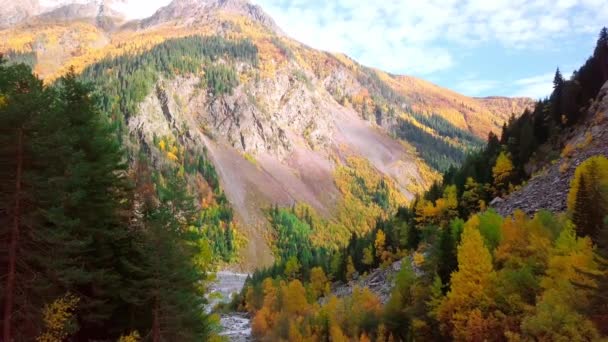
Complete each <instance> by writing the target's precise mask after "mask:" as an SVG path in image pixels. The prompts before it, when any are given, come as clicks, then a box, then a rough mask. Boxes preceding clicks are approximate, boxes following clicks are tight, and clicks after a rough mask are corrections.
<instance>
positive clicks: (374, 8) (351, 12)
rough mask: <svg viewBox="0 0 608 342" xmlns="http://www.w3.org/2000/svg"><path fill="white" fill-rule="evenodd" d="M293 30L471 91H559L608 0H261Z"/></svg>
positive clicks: (381, 64) (371, 61)
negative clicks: (556, 86)
mask: <svg viewBox="0 0 608 342" xmlns="http://www.w3.org/2000/svg"><path fill="white" fill-rule="evenodd" d="M253 2H254V3H256V4H258V5H260V6H262V8H263V9H264V10H265V11H266V12H268V13H269V14H270V15H271V16H272V17H273V18H274V19H275V20H276V22H277V23H278V25H279V26H280V27H281V28H282V29H283V30H284V31H285V33H287V34H288V35H289V36H291V37H293V38H295V39H297V40H299V41H301V42H303V43H305V44H307V45H309V46H312V47H314V48H318V49H322V50H327V51H332V52H343V53H345V54H347V55H349V56H351V57H353V58H354V59H355V60H357V61H359V62H360V63H362V64H365V65H368V66H373V67H377V68H380V69H383V70H386V71H389V72H392V73H396V74H407V75H413V76H418V77H421V78H424V79H427V80H429V81H432V82H434V83H437V84H439V85H441V86H444V87H447V88H450V89H453V90H456V91H458V92H461V93H463V94H465V95H469V96H489V95H503V96H530V97H533V98H539V97H543V96H545V95H547V94H548V93H550V91H551V81H552V79H553V74H554V72H555V68H556V67H557V66H559V67H560V68H561V69H562V71H563V73H564V75H566V76H569V75H570V74H571V72H572V71H573V70H574V69H575V68H577V67H578V66H580V65H582V64H583V63H584V62H585V60H586V58H587V57H588V56H589V55H590V54H591V52H592V50H593V47H594V46H595V41H596V39H597V34H598V33H599V31H600V29H601V27H602V26H606V25H608V5H607V3H606V0H535V1H525V0H496V1H488V0H465V1H458V0H430V1H429V0H399V1H397V0H376V1H369V0H334V1H323V0H253Z"/></svg>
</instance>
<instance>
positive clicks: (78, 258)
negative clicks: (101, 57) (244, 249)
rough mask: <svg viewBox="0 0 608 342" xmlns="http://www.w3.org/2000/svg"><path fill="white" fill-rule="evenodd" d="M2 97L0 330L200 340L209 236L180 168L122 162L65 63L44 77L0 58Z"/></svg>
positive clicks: (57, 337) (110, 131) (21, 337)
mask: <svg viewBox="0 0 608 342" xmlns="http://www.w3.org/2000/svg"><path fill="white" fill-rule="evenodd" d="M0 100H1V101H0V120H2V122H1V125H2V127H3V128H2V130H3V134H2V135H1V137H2V146H3V147H2V149H1V152H0V160H1V161H0V162H1V163H2V168H1V170H2V175H1V177H2V181H1V182H0V184H1V186H2V191H1V194H2V197H1V208H2V209H1V210H2V216H1V220H2V225H1V226H2V230H1V231H0V234H1V239H0V241H1V242H2V244H1V245H0V250H1V251H2V259H1V260H2V263H1V265H0V274H1V275H2V277H1V278H2V285H0V286H1V289H2V291H1V293H2V306H3V310H2V312H3V314H2V322H3V329H2V330H3V337H2V339H3V340H4V341H34V340H37V341H61V340H65V339H66V338H68V337H69V338H70V339H73V340H78V341H87V340H108V339H109V340H117V339H118V338H119V337H120V336H128V335H130V336H132V337H133V336H135V335H139V336H142V337H144V338H146V339H153V340H156V341H158V340H161V339H162V340H201V339H202V340H206V339H208V338H209V337H210V336H211V334H212V333H213V322H212V321H211V320H210V317H209V316H208V315H206V314H205V313H204V312H205V311H204V309H205V300H204V297H203V294H204V292H205V287H206V285H205V284H206V282H205V272H206V271H207V270H208V269H209V267H210V265H211V258H212V255H211V253H212V246H211V245H210V243H209V240H208V239H207V238H206V236H205V235H204V234H203V233H202V231H201V226H200V225H199V224H197V223H199V222H200V221H198V219H197V216H198V213H197V212H196V211H195V209H194V203H195V202H194V200H193V198H191V197H189V196H188V195H187V192H186V191H185V186H186V185H185V182H184V177H183V174H182V173H181V171H180V170H178V169H177V168H174V169H172V170H171V169H167V170H164V171H163V172H158V171H156V170H153V169H151V168H150V164H149V161H147V160H146V158H145V157H143V156H142V157H141V158H139V159H138V160H137V162H136V165H137V167H136V169H135V170H133V171H130V170H129V169H128V168H127V165H126V164H125V161H126V159H125V156H126V155H125V151H124V148H122V147H121V145H120V143H119V140H118V137H119V135H118V132H117V131H116V129H115V128H114V127H113V126H112V125H110V124H109V122H108V117H107V115H106V114H105V113H104V112H103V111H102V110H101V102H100V99H99V98H98V97H96V96H94V94H93V92H92V89H91V87H90V86H89V85H87V84H85V83H81V82H80V81H78V79H77V77H76V75H74V74H73V73H70V74H68V75H66V76H65V77H63V78H61V79H60V80H58V82H57V83H56V84H54V85H52V86H45V85H43V83H42V81H41V80H39V79H37V78H36V77H35V76H34V75H32V73H31V70H30V69H29V68H28V67H26V66H25V65H13V66H9V65H7V64H6V62H5V61H4V60H3V61H2V62H1V64H0ZM125 338H126V337H125Z"/></svg>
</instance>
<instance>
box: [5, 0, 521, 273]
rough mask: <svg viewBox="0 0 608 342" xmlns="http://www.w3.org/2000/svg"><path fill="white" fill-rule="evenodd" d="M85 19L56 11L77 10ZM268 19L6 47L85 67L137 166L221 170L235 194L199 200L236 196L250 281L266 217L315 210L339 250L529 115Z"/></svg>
mask: <svg viewBox="0 0 608 342" xmlns="http://www.w3.org/2000/svg"><path fill="white" fill-rule="evenodd" d="M193 3H195V4H196V5H197V8H195V9H194V10H193V9H192V8H190V7H188V5H191V4H193ZM70 6H71V7H70ZM76 7H78V6H76ZM71 8H74V6H73V5H68V7H65V6H64V7H63V10H62V9H61V8H60V9H56V10H55V11H59V12H55V13H68V14H69V13H76V14H77V13H78V11H76V12H72V11H71ZM79 8H80V7H79ZM91 8H93V7H91ZM91 8H88V9H87V11H84V12H82V13H90V14H91V15H92V14H93V13H95V12H94V11H93V10H91ZM99 13H100V12H99V11H97V14H99ZM268 18H270V17H268V16H267V15H265V14H264V13H263V11H262V10H261V9H260V8H259V7H257V6H253V5H251V4H249V3H248V2H246V1H241V0H229V1H226V0H213V1H205V2H198V1H192V0H178V1H174V2H172V3H171V4H169V5H168V6H165V7H163V8H161V9H159V10H158V11H156V13H155V14H153V15H152V16H151V17H149V18H146V19H142V20H134V21H129V22H127V23H125V24H122V25H116V26H105V25H99V22H98V21H97V20H90V18H89V19H84V20H83V18H77V19H75V20H73V21H71V22H70V21H69V20H68V21H66V20H62V21H58V22H57V23H53V22H52V16H51V19H50V21H49V20H46V21H44V22H43V21H42V20H40V21H39V22H37V21H36V20H30V21H29V24H27V25H26V26H17V28H14V27H13V28H10V29H6V30H3V31H0V47H1V49H2V50H3V51H13V52H14V53H15V54H16V55H19V54H26V55H27V54H28V53H29V54H33V59H34V63H33V64H34V67H35V70H36V72H38V73H39V74H40V75H41V76H43V77H44V78H45V79H46V80H47V81H48V82H52V81H53V80H55V79H56V78H57V77H59V76H61V75H63V74H64V73H65V72H67V71H69V70H70V68H71V67H72V66H73V67H74V70H75V71H76V72H77V73H82V74H83V77H85V78H86V79H87V80H89V81H91V82H93V83H95V84H96V85H97V86H98V87H99V89H100V95H102V96H103V97H104V99H105V100H104V103H105V104H106V108H105V110H106V111H107V112H108V113H109V114H110V115H111V116H112V117H114V118H115V120H116V122H117V125H119V126H121V127H123V128H122V131H121V132H122V134H123V135H124V138H123V140H124V141H125V144H126V147H127V150H128V151H129V154H130V156H131V159H135V156H137V155H141V154H144V155H146V156H147V158H149V159H151V160H152V162H153V164H154V165H155V166H156V167H157V168H159V169H163V168H172V167H181V168H185V167H186V166H188V164H189V163H191V161H190V159H191V158H192V157H196V158H199V159H200V158H202V159H203V160H208V161H209V162H211V164H212V167H213V168H214V169H215V171H214V172H215V173H217V178H218V179H219V185H220V186H219V187H218V185H217V184H216V183H218V180H214V179H213V178H209V177H210V176H209V174H208V173H205V172H195V173H194V174H193V175H192V176H188V179H189V183H190V188H191V191H192V192H193V193H195V194H196V197H198V198H199V199H200V202H201V206H202V207H203V208H205V206H209V205H212V206H213V205H215V204H213V203H221V201H223V200H222V199H221V198H222V197H221V196H223V194H225V196H226V198H227V200H228V202H229V203H230V206H231V207H232V208H234V210H235V215H234V216H235V219H234V222H232V221H230V222H225V224H226V226H232V225H234V226H236V227H237V229H238V230H239V231H241V233H242V234H243V235H245V237H246V239H247V241H248V242H247V246H246V247H244V249H243V250H242V254H241V260H242V267H243V268H244V269H251V268H253V267H256V266H261V265H269V264H271V262H272V259H273V254H274V253H273V251H272V248H271V246H272V244H273V243H274V242H273V239H274V233H273V232H272V231H270V230H269V228H268V224H269V221H268V220H269V219H268V215H267V212H266V210H267V208H270V207H272V206H276V205H278V206H281V207H288V206H294V205H297V204H306V205H309V206H310V208H311V210H313V211H314V212H316V213H317V214H318V215H319V217H320V218H321V220H324V222H326V223H324V226H325V228H323V229H322V230H319V231H316V232H315V234H316V235H315V237H314V240H315V241H319V243H322V244H325V245H327V246H328V247H329V246H334V247H335V246H339V245H341V244H343V243H344V242H345V241H347V240H348V239H349V238H350V235H351V234H352V233H362V232H365V231H368V230H369V229H370V227H371V222H372V221H375V220H376V219H378V218H381V217H386V216H387V215H389V213H390V212H392V211H394V210H396V207H397V206H398V205H402V204H404V203H406V202H407V201H409V200H412V199H413V198H414V197H415V196H416V194H419V193H421V192H422V191H423V190H425V189H426V188H428V187H429V186H430V185H431V184H432V182H434V181H436V180H438V178H439V174H438V173H437V169H440V168H445V167H447V166H449V165H454V163H458V162H459V161H460V160H463V158H464V157H465V155H466V152H467V150H469V149H471V148H475V146H478V145H479V143H480V141H481V139H483V138H485V137H486V136H487V134H488V133H489V132H490V131H496V130H498V129H499V128H500V126H501V125H502V122H503V120H504V119H506V118H507V117H508V116H510V115H511V114H512V113H519V112H521V111H523V108H524V107H525V106H526V105H528V104H526V103H525V101H522V102H521V103H520V102H517V101H515V102H513V103H514V104H513V105H512V107H509V108H506V109H504V108H503V109H501V110H502V112H500V111H499V110H495V111H496V112H493V111H492V110H490V109H488V108H486V107H485V105H484V104H483V103H482V102H481V101H477V100H476V99H473V98H469V97H466V96H463V95H460V94H457V93H455V92H452V91H449V90H447V89H444V88H441V87H439V86H436V85H433V84H431V83H428V82H426V81H422V80H418V79H415V78H412V77H408V76H392V75H389V74H387V73H384V72H382V71H380V70H377V69H372V68H367V67H365V66H362V65H360V64H358V63H357V62H355V61H354V60H352V59H351V58H349V57H346V56H345V55H341V54H331V53H328V52H323V51H318V50H314V49H311V48H309V47H307V46H305V45H304V44H301V43H299V42H297V41H295V40H293V39H290V38H288V37H286V36H284V35H283V34H282V33H281V31H280V29H278V28H276V27H275V26H274V25H275V24H274V21H272V19H271V18H270V19H268ZM197 37H202V38H197ZM231 42H238V43H231ZM201 48H202V49H203V50H202V51H201V50H200V49H201ZM218 49H219V50H218ZM222 51H223V52H222ZM218 53H219V54H218ZM152 56H155V57H152ZM190 61H192V63H190ZM159 63H160V64H159ZM509 103H510V102H509ZM530 104H531V100H530ZM503 107H508V106H503ZM498 112H500V113H498ZM429 165H432V167H431V166H429ZM433 167H434V168H435V169H433ZM189 168H190V167H189ZM206 168H209V166H205V170H206ZM358 184H362V186H361V187H360V188H359V187H358ZM368 192H369V193H368ZM353 208H356V209H353ZM222 229H224V228H222Z"/></svg>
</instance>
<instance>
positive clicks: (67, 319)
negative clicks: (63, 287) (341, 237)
mask: <svg viewBox="0 0 608 342" xmlns="http://www.w3.org/2000/svg"><path fill="white" fill-rule="evenodd" d="M79 301H80V300H79V298H78V297H76V296H74V295H73V294H71V293H68V294H66V295H64V296H63V297H61V298H58V299H56V300H55V301H54V302H52V303H51V304H49V305H47V306H45V308H44V310H43V311H42V318H43V321H44V326H45V330H44V332H43V333H42V334H41V335H40V336H39V337H38V338H37V341H38V342H59V341H64V340H65V339H66V338H67V337H68V336H69V335H70V334H73V333H74V332H75V331H71V330H70V327H72V328H74V326H75V324H76V323H75V322H72V321H73V320H74V310H76V306H77V305H78V302H79Z"/></svg>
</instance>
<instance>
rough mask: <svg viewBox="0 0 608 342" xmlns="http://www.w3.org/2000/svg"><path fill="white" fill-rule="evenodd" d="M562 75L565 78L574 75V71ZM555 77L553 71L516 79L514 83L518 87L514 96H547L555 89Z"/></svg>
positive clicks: (537, 97) (535, 97)
mask: <svg viewBox="0 0 608 342" xmlns="http://www.w3.org/2000/svg"><path fill="white" fill-rule="evenodd" d="M562 75H563V77H564V78H565V79H569V78H571V77H572V73H570V74H562ZM554 77H555V73H553V72H551V73H545V74H541V75H534V76H530V77H525V78H520V79H518V80H515V82H513V84H514V85H515V86H516V87H517V91H516V92H514V93H513V94H512V96H527V97H531V98H534V99H540V98H544V97H547V96H549V95H551V92H552V91H553V78H554Z"/></svg>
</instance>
